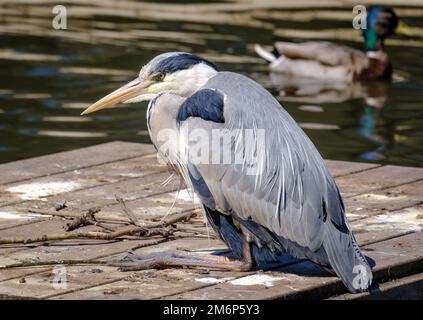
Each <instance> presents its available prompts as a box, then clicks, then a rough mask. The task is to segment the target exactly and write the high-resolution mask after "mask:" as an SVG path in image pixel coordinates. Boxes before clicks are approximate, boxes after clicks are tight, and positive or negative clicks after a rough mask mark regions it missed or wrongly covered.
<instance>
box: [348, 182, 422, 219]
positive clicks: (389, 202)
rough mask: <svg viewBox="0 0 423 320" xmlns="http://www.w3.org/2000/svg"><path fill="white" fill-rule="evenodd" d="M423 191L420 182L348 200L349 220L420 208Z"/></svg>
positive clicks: (371, 192)
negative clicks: (415, 207) (403, 209)
mask: <svg viewBox="0 0 423 320" xmlns="http://www.w3.org/2000/svg"><path fill="white" fill-rule="evenodd" d="M422 190H423V181H418V182H412V183H407V184H404V185H401V186H397V187H393V188H388V189H384V190H380V191H370V192H367V193H364V194H361V195H358V196H355V197H351V198H346V199H345V205H346V208H347V216H348V220H349V221H355V220H358V219H363V218H366V217H369V216H372V215H376V214H381V213H388V212H389V211H393V210H398V209H402V208H407V207H413V206H418V205H419V204H421V203H422V202H423V197H422Z"/></svg>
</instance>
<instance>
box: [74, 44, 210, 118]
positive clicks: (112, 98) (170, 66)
mask: <svg viewBox="0 0 423 320" xmlns="http://www.w3.org/2000/svg"><path fill="white" fill-rule="evenodd" d="M216 73H217V67H216V66H215V65H214V64H213V63H211V62H209V61H207V60H205V59H203V58H201V57H198V56H196V55H193V54H190V53H185V52H169V53H163V54H161V55H158V56H157V57H155V58H154V59H153V60H151V61H150V62H149V63H147V64H146V65H145V66H144V67H142V69H141V71H140V73H139V75H138V77H137V78H136V79H135V80H133V81H131V82H129V83H127V84H126V85H124V86H123V87H121V88H119V89H117V90H115V91H113V92H112V93H110V94H108V95H107V96H105V97H103V98H102V99H100V100H99V101H97V102H96V103H94V104H93V105H91V106H90V107H88V108H87V109H85V110H84V112H82V115H83V114H87V113H91V112H95V111H98V110H101V109H104V108H108V107H113V106H116V105H117V104H119V103H132V102H139V101H144V100H152V99H154V98H155V97H157V96H158V95H159V94H162V93H173V94H177V95H180V96H183V97H188V96H190V95H191V94H193V93H194V92H195V91H197V90H198V89H199V88H200V87H202V86H203V85H204V84H205V83H206V82H207V81H208V80H209V79H210V78H211V77H212V76H214V75H215V74H216Z"/></svg>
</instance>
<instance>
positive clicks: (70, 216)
mask: <svg viewBox="0 0 423 320" xmlns="http://www.w3.org/2000/svg"><path fill="white" fill-rule="evenodd" d="M16 210H17V211H20V212H28V213H36V214H40V215H47V216H55V217H61V218H65V219H73V218H79V217H80V216H81V214H80V213H79V212H76V211H69V210H66V211H67V212H57V211H52V210H45V209H34V208H25V207H17V208H16ZM97 221H103V222H114V223H131V221H129V220H128V219H127V218H125V217H119V216H112V215H102V216H101V217H97Z"/></svg>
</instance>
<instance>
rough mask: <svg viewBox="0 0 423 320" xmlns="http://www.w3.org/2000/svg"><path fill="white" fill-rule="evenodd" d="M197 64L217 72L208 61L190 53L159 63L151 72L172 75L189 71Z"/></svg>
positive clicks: (174, 56) (171, 57)
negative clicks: (202, 64)
mask: <svg viewBox="0 0 423 320" xmlns="http://www.w3.org/2000/svg"><path fill="white" fill-rule="evenodd" d="M199 63H204V64H206V65H208V66H210V67H212V68H213V69H215V70H217V67H216V66H215V65H214V64H213V63H211V62H210V61H207V60H206V59H203V58H201V57H198V56H196V55H193V54H190V53H180V54H176V55H173V56H170V57H168V58H165V59H163V60H162V61H160V62H159V63H158V64H157V65H156V66H155V68H154V70H152V72H162V73H165V74H167V73H173V72H176V71H179V70H186V69H189V68H191V67H192V66H194V65H196V64H199Z"/></svg>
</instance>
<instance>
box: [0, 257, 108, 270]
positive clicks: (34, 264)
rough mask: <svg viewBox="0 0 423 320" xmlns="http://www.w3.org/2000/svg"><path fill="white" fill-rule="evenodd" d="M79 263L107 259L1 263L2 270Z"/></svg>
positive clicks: (92, 262)
mask: <svg viewBox="0 0 423 320" xmlns="http://www.w3.org/2000/svg"><path fill="white" fill-rule="evenodd" d="M62 264H65V265H79V264H93V265H98V264H107V261H102V260H97V261H96V260H90V259H88V260H85V259H82V260H60V261H27V262H20V263H13V264H8V265H3V266H2V265H0V270H4V269H12V268H23V267H40V266H53V265H62Z"/></svg>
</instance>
